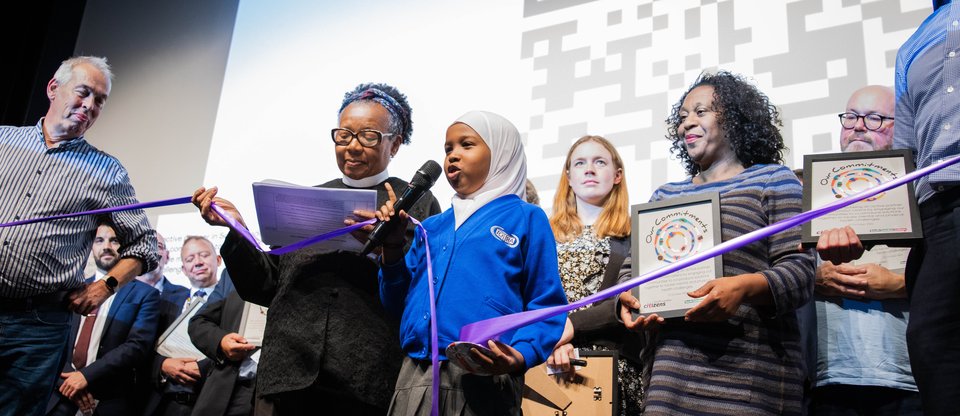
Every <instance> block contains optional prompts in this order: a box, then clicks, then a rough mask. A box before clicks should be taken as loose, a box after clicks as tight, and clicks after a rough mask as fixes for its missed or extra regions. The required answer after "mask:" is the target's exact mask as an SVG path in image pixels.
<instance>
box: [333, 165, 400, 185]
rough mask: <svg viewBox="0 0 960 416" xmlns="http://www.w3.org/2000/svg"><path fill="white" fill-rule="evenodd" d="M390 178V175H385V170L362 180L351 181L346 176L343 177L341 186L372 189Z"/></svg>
mask: <svg viewBox="0 0 960 416" xmlns="http://www.w3.org/2000/svg"><path fill="white" fill-rule="evenodd" d="M388 178H390V174H389V173H387V170H386V169H384V170H383V172H380V173H378V174H376V175H373V176H367V177H366V178H363V179H353V178H348V177H347V176H346V175H344V176H343V184H344V185H347V186H349V187H351V188H373V187H374V186H377V185H379V184H380V182H383V181H385V180H387V179H388Z"/></svg>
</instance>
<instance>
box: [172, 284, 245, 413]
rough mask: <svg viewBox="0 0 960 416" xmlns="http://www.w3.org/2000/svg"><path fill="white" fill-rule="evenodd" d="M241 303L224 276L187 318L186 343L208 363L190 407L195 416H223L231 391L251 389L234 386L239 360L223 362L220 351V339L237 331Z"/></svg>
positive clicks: (231, 394)
mask: <svg viewBox="0 0 960 416" xmlns="http://www.w3.org/2000/svg"><path fill="white" fill-rule="evenodd" d="M245 304H246V302H244V301H243V299H241V298H240V295H239V294H237V290H236V289H235V288H234V286H233V282H232V281H231V279H230V276H229V275H227V274H226V273H224V274H223V275H221V276H220V281H219V282H217V286H216V288H215V289H214V290H213V293H211V294H210V296H208V300H207V303H206V304H204V305H203V308H202V309H200V311H199V312H197V314H196V315H194V316H193V318H191V319H190V326H189V327H188V332H189V333H190V340H191V341H193V345H194V346H196V347H197V349H198V350H200V351H201V352H203V354H204V355H206V356H207V358H209V359H210V361H211V366H210V372H209V373H208V374H206V375H205V378H206V380H205V381H204V383H203V389H202V390H201V391H200V395H199V396H198V397H197V402H196V403H194V405H193V414H195V415H202V416H207V415H211V416H212V415H223V414H224V413H225V412H226V411H227V407H228V406H229V404H230V401H231V397H232V396H234V395H235V392H234V389H251V390H252V389H253V386H243V385H240V384H238V383H237V377H238V376H239V374H240V364H241V361H230V360H227V359H226V357H224V355H223V352H222V351H221V350H220V340H222V339H223V337H224V336H226V335H227V334H230V333H234V332H237V331H239V329H240V320H241V319H242V318H243V306H244V305H245ZM250 410H252V405H251V408H250Z"/></svg>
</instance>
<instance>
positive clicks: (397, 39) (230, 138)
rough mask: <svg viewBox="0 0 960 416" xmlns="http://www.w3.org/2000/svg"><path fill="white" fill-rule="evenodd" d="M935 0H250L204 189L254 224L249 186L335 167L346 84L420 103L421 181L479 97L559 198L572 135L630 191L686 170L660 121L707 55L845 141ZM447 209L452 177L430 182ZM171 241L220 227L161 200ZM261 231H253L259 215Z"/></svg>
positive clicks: (402, 171) (411, 164) (645, 190)
mask: <svg viewBox="0 0 960 416" xmlns="http://www.w3.org/2000/svg"><path fill="white" fill-rule="evenodd" d="M929 11H930V2H929V1H926V0H880V1H866V0H865V1H839V0H823V1H769V0H736V1H733V0H727V1H716V0H671V1H669V2H665V1H657V2H653V1H651V0H604V1H597V0H486V1H469V2H467V1H456V2H451V1H440V0H418V1H410V2H396V1H387V0H357V1H352V2H316V1H306V0H302V1H271V2H266V1H252V0H251V1H246V0H241V1H240V6H239V10H238V12H237V21H236V25H235V28H234V35H233V39H232V43H231V46H230V54H229V58H228V62H227V65H226V73H225V78H224V85H223V90H222V95H221V99H220V103H219V107H218V112H217V118H216V124H215V127H214V132H213V137H212V142H211V146H210V151H209V159H208V164H207V170H206V174H205V176H204V181H203V182H204V185H205V186H214V185H216V186H219V188H220V194H221V196H223V197H226V198H227V199H230V200H232V201H233V202H235V203H236V204H237V205H238V207H239V208H240V210H241V212H242V213H243V215H244V218H245V219H246V221H247V223H248V224H250V225H251V226H254V224H256V213H255V212H254V208H253V200H252V193H251V183H252V182H255V181H259V180H262V179H267V178H271V179H279V180H283V181H287V182H293V183H298V184H302V185H314V184H319V183H322V182H325V181H327V180H330V179H333V178H337V177H339V176H340V172H339V170H338V169H337V167H336V161H335V157H334V149H333V143H332V142H331V140H330V138H329V130H330V129H331V128H333V127H335V126H336V122H337V117H336V116H337V113H336V112H337V110H338V108H339V105H340V102H341V99H342V97H343V93H344V92H346V91H348V90H350V89H352V88H353V87H354V86H355V85H357V84H359V83H361V82H386V83H389V84H392V85H394V86H396V87H397V88H398V89H400V90H401V91H402V92H404V93H405V94H407V96H408V98H409V101H410V104H411V106H412V108H413V121H414V132H413V136H412V144H411V145H409V146H403V147H402V148H401V150H400V152H399V154H398V155H397V158H396V159H395V160H394V161H393V162H392V163H391V165H390V168H389V171H390V173H391V174H392V175H393V176H397V177H400V178H403V179H407V180H409V179H410V177H411V176H412V175H413V172H414V171H415V170H416V168H418V167H419V166H420V165H422V164H423V162H424V161H425V160H426V159H434V160H437V161H442V156H443V152H442V143H443V137H444V132H445V130H446V127H447V126H448V125H449V124H450V122H452V121H453V120H454V119H455V118H456V117H457V116H459V115H460V114H462V113H464V112H466V111H468V110H473V109H484V110H490V111H494V112H497V113H500V114H503V115H504V116H506V117H507V118H508V119H510V120H512V121H513V122H514V123H515V124H516V126H517V127H518V129H519V130H520V132H521V133H522V134H523V137H524V139H525V141H526V145H527V146H526V153H527V158H528V164H529V169H528V173H529V176H530V178H531V180H533V181H534V183H535V184H536V186H537V188H538V191H539V193H540V199H541V204H542V205H543V206H544V208H545V209H546V210H547V211H549V208H550V205H551V204H552V197H553V194H554V187H555V186H556V183H557V180H558V179H559V176H558V175H559V173H560V170H561V168H562V166H561V165H562V163H563V158H564V156H565V154H566V150H567V147H568V146H569V144H570V143H572V142H573V141H575V140H576V139H577V138H578V137H580V136H581V135H583V134H587V133H590V134H599V135H604V136H606V137H608V138H609V139H611V140H612V141H613V142H614V143H615V144H616V145H617V147H618V150H619V151H620V153H621V155H622V156H623V158H624V159H625V161H626V164H627V168H626V176H627V180H628V183H629V185H630V189H629V190H630V199H631V202H632V203H639V202H644V201H646V200H647V199H648V198H649V195H650V193H651V192H652V190H653V189H654V188H655V187H656V186H658V185H660V184H662V183H664V182H666V181H669V180H679V179H681V178H682V177H683V170H682V167H681V165H680V163H679V162H677V161H675V160H673V159H672V158H670V157H669V152H668V148H669V142H668V141H667V140H666V139H665V138H664V137H663V136H664V134H665V131H666V129H665V126H664V123H663V120H664V118H665V117H666V115H667V114H668V111H669V109H670V106H671V105H673V104H674V103H675V102H676V101H677V100H678V99H679V97H680V95H681V94H682V92H683V91H685V90H686V88H687V87H688V85H689V84H690V83H692V82H693V81H694V80H695V79H696V77H697V75H698V74H699V73H700V72H701V71H702V70H704V69H715V68H722V69H728V70H731V71H734V72H738V73H741V74H744V75H746V76H748V77H749V78H751V79H752V80H754V82H756V83H757V85H758V86H759V87H760V89H761V90H762V91H764V92H765V93H767V94H768V95H769V97H770V99H771V101H772V102H773V103H774V104H776V105H778V106H780V108H781V110H782V112H783V119H784V129H783V132H784V136H785V138H786V140H787V145H788V147H789V148H790V149H791V151H790V152H789V153H788V155H787V160H786V163H787V164H788V165H790V166H800V164H801V161H802V156H803V154H806V153H818V152H828V151H839V144H838V140H839V139H838V134H839V123H838V122H837V119H836V114H837V113H839V112H841V111H842V110H843V108H844V105H845V103H846V99H847V97H848V96H849V94H850V93H851V92H852V91H853V90H855V89H857V88H859V87H860V86H863V85H866V84H883V85H892V83H893V64H894V62H893V57H894V56H895V52H896V49H897V48H898V47H899V45H900V44H901V43H902V42H903V41H904V40H906V38H907V37H908V36H909V35H910V34H911V33H912V32H913V30H914V29H915V28H916V26H917V25H919V23H920V22H921V21H922V20H923V18H924V17H925V16H926V15H927V14H929ZM433 192H434V194H435V195H436V196H437V199H438V200H440V203H441V206H442V207H444V208H446V207H448V206H449V199H450V197H451V196H452V194H453V192H452V190H451V189H450V187H449V185H448V184H446V183H445V182H444V181H443V180H441V181H439V182H438V183H437V185H436V186H434V188H433ZM157 227H158V230H160V232H161V233H163V234H164V235H168V236H170V237H172V238H171V242H172V243H173V244H170V248H171V263H170V266H169V267H168V272H170V274H168V277H172V278H173V279H174V280H177V279H182V276H177V275H176V274H175V273H174V272H175V271H177V270H178V269H179V262H178V261H174V258H173V257H174V254H176V255H177V257H178V256H179V246H178V245H176V241H178V238H182V236H183V235H186V234H209V235H210V236H211V237H213V238H214V239H215V241H216V242H217V243H218V244H219V238H222V235H223V232H222V231H223V230H220V229H211V228H210V227H207V226H205V225H204V224H203V223H202V222H201V221H200V220H199V218H198V216H196V215H195V214H173V215H161V216H160V218H159V223H158V225H157ZM254 231H255V232H256V230H254Z"/></svg>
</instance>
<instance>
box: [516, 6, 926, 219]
mask: <svg viewBox="0 0 960 416" xmlns="http://www.w3.org/2000/svg"><path fill="white" fill-rule="evenodd" d="M930 11H931V6H930V2H929V1H920V0H915V1H906V0H881V1H858V0H801V1H769V0H750V1H748V0H726V1H723V0H719V1H718V0H670V1H651V0H635V1H621V0H609V1H600V0H524V4H523V16H524V19H523V22H524V23H523V29H522V35H521V40H520V59H521V60H523V61H525V62H528V63H529V67H530V69H531V71H532V75H531V79H532V85H531V90H530V98H531V103H532V104H531V108H532V111H531V113H530V114H531V117H530V120H529V130H528V131H527V132H526V134H525V138H526V140H527V153H528V155H531V157H535V158H539V159H542V163H537V164H535V165H534V167H533V168H532V169H531V172H529V176H530V178H531V180H532V181H533V183H534V185H535V186H536V187H537V189H538V190H539V192H540V196H541V200H542V201H543V205H544V208H547V209H548V210H549V208H550V205H551V204H550V201H551V200H552V199H551V198H550V196H551V195H552V194H553V192H554V190H555V188H556V185H557V182H558V180H559V174H560V170H561V169H560V166H561V165H562V163H563V158H564V157H565V156H566V152H567V150H568V149H569V147H570V145H571V144H572V143H573V142H574V141H576V139H578V138H579V137H580V136H582V135H585V134H596V135H601V136H604V137H606V138H607V139H609V140H610V141H612V142H613V143H614V145H615V146H617V148H618V150H619V152H620V154H621V156H622V157H623V158H624V162H625V164H626V173H627V179H628V182H629V190H630V194H631V198H630V199H631V202H632V203H638V202H644V201H646V200H647V198H648V197H649V195H650V194H651V192H652V190H653V189H656V187H658V186H659V185H662V184H663V183H665V182H667V181H675V180H679V179H681V178H683V177H684V173H683V168H682V166H681V163H680V162H679V161H677V160H674V158H673V157H672V156H671V155H670V153H669V147H670V143H669V141H668V140H667V139H666V138H665V135H666V125H665V124H664V120H665V119H666V118H667V115H668V113H669V111H670V108H671V106H673V105H674V104H675V103H676V101H677V100H679V98H680V96H681V94H682V93H683V92H684V91H685V90H686V89H687V87H688V86H689V85H690V84H691V83H692V82H693V81H695V80H696V78H697V77H698V76H699V75H700V73H701V72H702V71H704V70H716V69H725V70H730V71H732V72H736V73H739V74H742V75H744V76H746V77H747V78H748V79H750V80H751V81H753V82H754V83H756V85H757V86H758V87H759V88H760V90H761V91H763V92H764V93H765V94H767V96H769V97H770V99H771V102H773V103H774V104H775V105H777V106H778V107H779V108H780V110H781V115H782V119H783V129H782V132H783V136H784V139H785V141H786V145H787V147H788V149H789V150H788V152H787V154H786V155H785V163H786V164H787V165H789V166H798V167H799V166H800V165H801V163H802V158H803V155H804V154H808V153H821V152H829V151H839V143H838V140H839V138H838V137H839V128H840V127H839V123H838V122H837V120H836V114H838V113H840V112H842V111H843V109H844V108H845V105H846V100H847V98H848V97H849V95H850V94H851V93H852V92H853V91H854V90H856V89H858V88H860V87H862V86H864V85H868V84H880V85H888V86H891V85H892V84H893V68H894V63H895V56H896V51H897V48H899V46H900V45H901V44H902V43H903V42H904V41H905V40H906V39H907V37H909V36H910V34H911V33H912V32H913V31H914V30H915V29H916V27H917V26H919V24H920V22H922V21H923V19H924V18H926V16H928V15H929V13H930ZM554 161H555V163H554Z"/></svg>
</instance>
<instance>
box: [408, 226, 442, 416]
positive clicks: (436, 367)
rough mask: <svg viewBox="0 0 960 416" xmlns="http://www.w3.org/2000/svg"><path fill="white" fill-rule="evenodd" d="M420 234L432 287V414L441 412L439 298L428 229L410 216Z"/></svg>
mask: <svg viewBox="0 0 960 416" xmlns="http://www.w3.org/2000/svg"><path fill="white" fill-rule="evenodd" d="M409 218H410V221H412V222H413V223H414V224H415V225H416V226H417V230H418V231H420V234H422V235H423V247H424V248H425V249H426V255H427V287H428V288H430V365H431V367H432V368H433V383H432V384H433V385H432V386H431V387H432V388H433V395H432V396H431V399H430V414H431V415H432V416H438V415H439V414H440V347H439V346H438V345H437V343H438V342H440V341H439V338H438V337H437V299H436V295H435V293H436V292H434V288H433V261H432V260H431V259H430V257H431V256H430V244H428V243H427V229H426V228H423V224H420V221H417V219H416V218H413V217H409Z"/></svg>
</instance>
